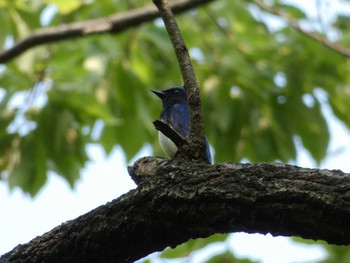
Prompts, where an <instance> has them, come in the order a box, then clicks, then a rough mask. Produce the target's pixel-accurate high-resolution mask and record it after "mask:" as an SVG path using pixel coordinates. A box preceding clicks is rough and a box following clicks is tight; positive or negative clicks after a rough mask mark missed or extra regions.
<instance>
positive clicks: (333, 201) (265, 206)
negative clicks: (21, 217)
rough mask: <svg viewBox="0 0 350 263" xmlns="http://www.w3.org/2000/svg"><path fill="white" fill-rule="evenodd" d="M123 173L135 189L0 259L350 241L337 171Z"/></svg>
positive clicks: (148, 167)
mask: <svg viewBox="0 0 350 263" xmlns="http://www.w3.org/2000/svg"><path fill="white" fill-rule="evenodd" d="M155 2H156V1H155ZM198 98H199V97H198ZM199 109H200V107H199ZM199 120H200V121H201V119H199ZM198 127H199V129H202V128H203V126H201V125H198ZM200 132H201V133H203V131H200ZM203 134H204V133H203ZM180 150H181V149H180ZM184 156H187V155H184ZM129 173H130V175H131V176H132V178H133V179H134V181H135V182H136V184H137V185H138V187H137V189H135V190H132V191H130V192H129V193H127V194H125V195H123V196H121V197H119V198H118V199H115V200H113V201H112V202H110V203H107V204H106V205H103V206H100V207H98V208H96V209H94V210H93V211H91V212H89V213H87V214H85V215H83V216H80V217H78V218H77V219H75V220H72V221H68V222H66V223H64V224H62V225H60V226H58V227H56V228H54V229H53V230H51V231H50V232H48V233H46V234H44V235H42V236H40V237H37V238H35V239H33V240H32V241H31V242H29V243H27V244H24V245H19V246H17V247H16V248H14V249H13V250H12V251H10V252H8V253H6V254H5V255H3V256H1V257H0V262H1V263H5V262H50V263H51V262H77V263H79V262H133V261H135V260H137V259H139V258H142V257H144V256H146V255H148V254H149V253H151V252H154V251H159V250H162V249H164V248H165V247H167V246H171V247H174V246H176V245H179V244H181V243H183V242H185V241H187V240H188V239H190V238H199V237H207V236H210V235H212V234H215V233H230V232H239V231H244V232H247V233H262V234H266V233H271V234H272V235H284V236H300V237H303V238H310V239H314V240H317V239H321V240H325V241H327V242H328V243H331V244H337V245H349V244H350V227H349V226H348V222H350V175H349V174H345V173H343V172H341V171H330V170H317V169H305V168H300V167H296V166H291V165H285V164H265V163H262V164H233V163H222V164H216V165H208V164H205V163H201V162H191V161H186V160H184V159H182V160H177V159H174V160H167V159H161V158H156V157H146V158H142V159H140V160H138V161H137V162H136V163H135V164H134V165H133V166H131V167H129Z"/></svg>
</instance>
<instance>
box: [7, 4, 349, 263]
mask: <svg viewBox="0 0 350 263" xmlns="http://www.w3.org/2000/svg"><path fill="white" fill-rule="evenodd" d="M289 2H293V3H296V2H298V3H302V4H303V5H304V6H306V5H310V6H308V7H307V9H308V10H309V12H310V13H311V14H314V13H313V12H312V11H313V10H315V2H317V0H312V1H311V0H310V1H304V0H299V1H289ZM325 2H327V3H328V4H329V5H330V6H332V8H333V6H335V5H337V3H338V2H336V1H334V2H333V1H325ZM331 3H332V4H331ZM338 10H339V9H338ZM322 97H323V96H322V95H321V96H320V99H321V100H322ZM349 103H350V102H349ZM324 112H325V114H326V115H327V118H328V122H329V125H330V129H331V135H332V140H331V145H330V148H329V153H330V154H329V157H328V158H327V160H325V161H324V163H323V164H322V165H321V167H322V168H327V169H340V170H342V171H344V172H350V163H349V156H350V134H349V132H348V131H347V130H346V129H345V128H344V126H343V125H342V124H340V123H339V121H337V120H336V119H335V118H334V116H333V115H332V113H331V112H330V111H329V109H328V107H327V105H324ZM88 152H89V155H90V156H91V159H92V160H93V161H92V162H90V163H89V164H88V165H87V167H86V168H85V169H84V170H83V172H82V177H81V179H80V180H79V182H78V183H77V186H76V188H75V189H74V190H71V189H70V188H69V186H68V184H67V183H66V182H65V181H64V180H63V179H61V178H60V177H58V176H56V175H54V174H50V176H49V179H48V182H47V184H46V185H45V187H44V188H43V189H42V190H41V191H40V193H39V194H38V195H37V196H36V197H35V198H34V199H30V198H29V197H28V196H26V195H24V194H23V193H22V192H21V191H20V190H19V189H15V190H13V191H12V192H10V191H9V189H8V187H7V186H6V184H4V183H3V182H0V211H1V217H0V255H1V254H3V253H5V252H7V251H9V250H11V249H12V248H13V247H15V246H16V245H18V244H19V243H26V242H28V241H30V240H31V239H33V238H34V237H36V236H37V235H41V234H43V233H45V232H47V231H49V230H51V229H52V228H54V227H55V226H57V225H59V224H61V223H62V222H64V221H66V220H70V219H74V218H76V217H77V216H79V215H81V214H84V213H86V212H88V211H90V210H92V209H94V208H96V207H97V206H99V205H103V204H105V203H106V202H108V201H111V200H112V199H115V198H116V197H118V196H120V195H121V194H123V193H126V192H128V191H129V190H130V189H132V188H134V187H135V184H134V183H133V181H132V180H131V179H130V177H129V176H128V173H127V170H126V162H125V158H124V156H123V153H122V151H120V149H119V148H118V147H116V149H115V150H114V151H113V153H112V154H111V156H109V157H106V156H105V155H104V154H103V151H102V150H101V148H100V147H99V146H90V147H89V150H88ZM151 154H152V153H151V149H150V147H147V146H146V147H145V148H144V149H143V151H142V152H141V153H140V155H139V156H138V157H137V158H139V157H141V156H146V155H151ZM137 158H135V159H137ZM296 164H297V165H300V166H303V167H315V164H314V163H313V162H312V161H310V158H309V155H308V153H307V152H306V151H305V150H303V149H302V148H301V149H300V151H299V157H298V160H297V162H296ZM228 247H229V248H230V249H232V250H233V251H234V253H235V255H236V256H239V257H250V258H251V259H254V260H259V261H261V262H264V263H274V262H276V263H291V262H293V263H297V262H300V263H301V262H315V261H316V260H320V259H322V258H323V257H324V256H325V255H326V254H325V252H324V251H323V249H321V248H320V247H319V246H316V245H311V246H306V245H301V244H294V243H292V242H291V241H290V240H289V239H288V238H284V237H277V238H274V237H271V236H269V235H267V236H263V235H248V234H244V233H242V234H234V235H233V236H232V237H231V238H230V241H229V242H228V244H226V245H224V246H212V247H211V248H210V249H208V250H207V251H206V252H202V253H195V254H194V255H193V256H192V258H191V262H203V257H205V256H206V255H207V254H208V253H215V252H218V251H223V250H225V249H227V248H228ZM276 251H278V252H276ZM187 262H189V261H187Z"/></svg>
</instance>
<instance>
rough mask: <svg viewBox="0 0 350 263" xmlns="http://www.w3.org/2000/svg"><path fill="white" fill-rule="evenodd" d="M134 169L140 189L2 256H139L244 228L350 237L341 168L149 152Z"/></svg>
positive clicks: (340, 239) (348, 182)
mask: <svg viewBox="0 0 350 263" xmlns="http://www.w3.org/2000/svg"><path fill="white" fill-rule="evenodd" d="M129 172H130V174H131V175H132V176H133V178H134V179H135V181H136V182H137V183H138V184H139V185H138V188H137V189H136V190H132V191H130V192H129V193H127V194H125V195H123V196H121V197H119V198H118V199H116V200H114V201H112V202H110V203H107V204H106V205H104V206H100V207H98V208H96V209H95V210H93V211H91V212H89V213H87V214H85V215H83V216H80V217H79V218H77V219H75V220H72V221H68V222H66V223H64V224H62V225H60V226H58V227H56V228H55V229H53V230H52V231H50V232H48V233H46V234H44V235H42V236H40V237H37V238H35V239H33V240H32V241H31V242H30V243H28V244H24V245H19V246H17V247H16V248H14V249H13V250H12V251H11V252H9V253H7V254H5V255H3V256H2V257H1V258H0V262H1V263H4V262H21V263H23V262H46V263H50V262H62V260H64V261H65V262H133V261H134V260H136V259H139V258H141V257H144V256H146V255H148V254H149V253H151V252H154V251H159V250H163V249H164V248H165V247H167V246H171V247H175V246H176V245H179V244H181V243H183V242H185V241H187V240H188V239H190V238H199V237H207V236H210V235H212V234H214V233H228V232H239V231H244V232H247V233H262V234H266V233H271V234H272V235H274V236H276V235H283V236H301V237H303V238H310V239H314V240H318V239H321V240H326V241H327V242H328V243H331V244H337V245H349V244H350V227H349V222H350V175H349V174H344V173H342V172H341V171H339V170H333V171H330V170H317V169H305V168H300V167H296V166H292V165H284V164H266V163H262V164H233V163H222V164H218V165H207V164H203V163H193V162H184V161H177V160H166V159H160V158H155V157H147V158H143V159H140V160H139V161H137V162H136V163H135V164H134V165H133V166H132V167H129Z"/></svg>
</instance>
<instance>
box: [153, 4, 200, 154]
mask: <svg viewBox="0 0 350 263" xmlns="http://www.w3.org/2000/svg"><path fill="white" fill-rule="evenodd" d="M153 2H154V4H155V5H156V6H157V8H158V10H159V13H160V15H161V17H162V19H163V21H164V24H165V27H166V29H167V31H168V35H169V38H170V40H171V43H172V44H173V47H174V50H175V53H176V57H177V60H178V63H179V66H180V71H181V74H182V79H183V81H184V87H185V89H186V92H187V94H188V102H189V105H190V112H191V115H190V120H191V125H190V126H191V130H190V135H189V137H188V139H187V141H188V145H187V146H189V147H188V148H186V150H185V149H183V148H184V147H186V144H184V147H181V148H180V151H179V154H180V155H181V154H185V156H184V157H186V158H187V159H192V160H206V157H205V135H204V125H203V120H202V111H201V101H200V97H199V88H198V84H197V80H196V76H195V74H194V70H193V67H192V63H191V59H190V55H189V53H188V49H187V47H186V44H185V42H184V40H183V37H182V35H181V32H180V29H179V27H178V25H177V22H176V20H175V17H174V15H173V12H172V10H171V8H170V6H169V3H168V1H167V0H153ZM181 149H183V151H181Z"/></svg>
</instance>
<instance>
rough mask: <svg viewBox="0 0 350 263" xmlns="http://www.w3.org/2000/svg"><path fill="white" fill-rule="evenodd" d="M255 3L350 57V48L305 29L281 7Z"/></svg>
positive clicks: (298, 29)
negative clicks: (280, 8)
mask: <svg viewBox="0 0 350 263" xmlns="http://www.w3.org/2000/svg"><path fill="white" fill-rule="evenodd" d="M254 3H255V4H257V5H258V6H259V7H260V8H262V9H264V10H265V11H267V12H269V13H271V14H274V15H277V16H279V17H281V18H283V19H284V20H285V21H286V22H287V23H288V25H289V26H290V27H292V28H294V29H295V30H297V31H299V32H300V33H302V34H303V35H305V36H307V37H309V38H311V39H313V40H315V41H317V42H318V43H321V44H322V45H324V46H325V47H327V48H329V49H330V50H332V51H335V52H337V53H338V54H340V55H342V56H344V57H346V58H350V49H348V48H346V47H344V46H341V45H339V44H337V43H333V42H331V41H329V40H328V39H327V38H325V37H324V36H322V35H321V34H319V33H316V32H308V31H306V30H304V29H303V28H302V27H301V26H300V24H299V23H298V22H297V21H295V20H293V19H292V18H291V17H289V16H288V15H287V14H286V13H284V12H283V11H281V10H279V9H276V8H273V7H270V6H268V5H266V4H265V3H264V2H263V1H261V0H254Z"/></svg>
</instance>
